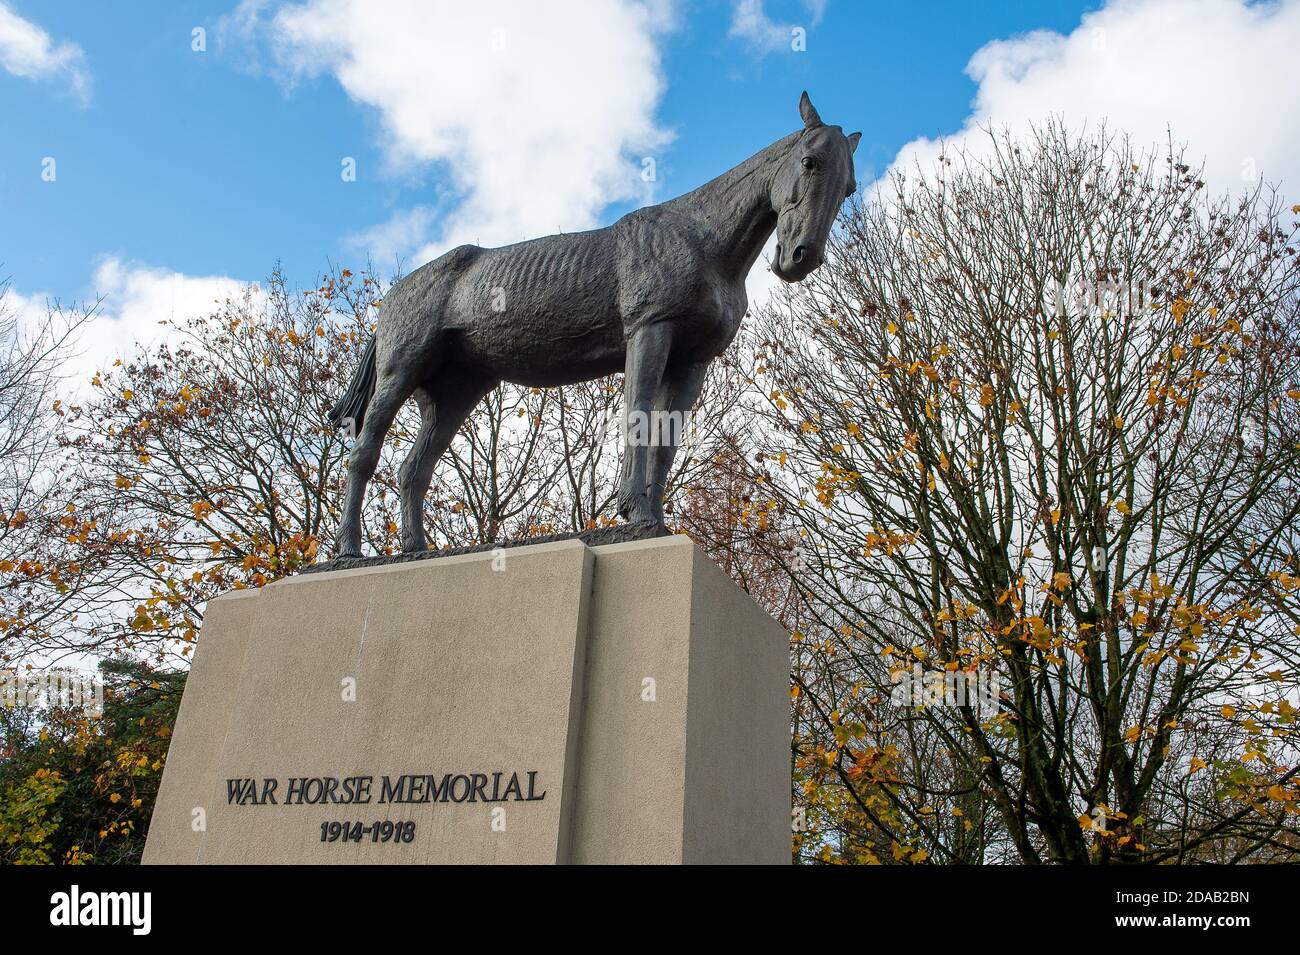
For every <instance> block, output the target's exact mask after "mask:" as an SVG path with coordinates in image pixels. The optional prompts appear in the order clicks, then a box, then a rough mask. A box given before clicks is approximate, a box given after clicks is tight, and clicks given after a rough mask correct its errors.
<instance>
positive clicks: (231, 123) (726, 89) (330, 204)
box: [0, 0, 1300, 327]
mask: <svg viewBox="0 0 1300 955" xmlns="http://www.w3.org/2000/svg"><path fill="white" fill-rule="evenodd" d="M464 6H465V5H464V4H448V5H446V6H445V7H440V6H439V5H438V4H433V3H426V4H423V5H416V6H415V7H411V6H407V5H405V4H401V3H398V4H397V5H395V6H393V7H391V8H387V7H385V5H384V4H383V3H379V2H372V3H368V4H360V5H359V6H353V5H352V4H351V2H350V0H306V2H302V0H300V2H298V3H291V4H278V3H273V2H269V0H246V2H245V3H244V4H241V5H239V6H238V7H236V6H235V5H233V4H230V5H223V4H220V3H206V2H168V3H162V2H157V3H131V4H104V3H98V2H66V3H58V4H50V3H36V2H32V0H0V67H3V68H0V101H2V104H3V108H0V221H2V222H3V223H4V232H3V235H2V236H0V276H5V275H7V276H10V277H12V281H13V289H14V292H15V293H17V294H18V295H19V296H28V297H30V301H33V302H34V301H36V300H38V299H43V298H44V297H46V296H59V297H61V298H63V299H65V300H66V299H76V298H83V297H86V296H93V295H95V294H108V295H109V296H110V299H109V301H108V302H107V303H106V314H107V316H108V317H109V318H117V319H125V318H126V315H125V312H124V309H127V308H128V304H127V303H126V302H125V301H124V300H125V299H130V298H132V296H134V297H135V300H136V301H135V306H136V307H137V309H138V308H140V307H144V306H143V305H142V304H141V303H145V304H147V303H150V302H156V301H157V299H156V298H151V297H150V295H149V294H148V288H147V285H148V282H149V281H164V280H165V281H169V282H171V283H172V286H177V283H181V282H183V281H186V280H189V279H191V278H200V277H228V278H230V279H234V280H258V279H261V278H263V277H264V276H265V275H266V274H267V273H268V272H269V271H270V269H271V268H272V267H273V266H274V265H275V263H276V262H277V261H279V262H282V263H283V267H284V270H285V272H286V273H287V274H288V275H289V277H290V278H291V280H292V281H294V282H296V283H298V284H302V285H306V284H309V283H311V282H312V281H313V280H314V278H315V276H316V275H317V274H318V273H319V272H320V271H322V270H324V269H325V268H326V267H327V265H328V264H329V263H331V262H334V263H342V264H348V265H352V266H353V267H355V266H356V265H357V264H358V263H360V262H362V261H363V260H364V258H365V255H366V252H367V251H371V252H373V253H376V255H377V257H378V262H377V264H378V265H379V266H380V268H381V271H387V270H388V268H389V267H391V265H392V256H393V255H394V254H401V255H403V256H404V257H405V260H406V267H407V269H408V270H409V269H410V268H412V267H414V266H415V265H417V264H419V262H420V261H422V260H423V259H424V258H426V257H428V256H429V255H431V254H433V253H435V252H436V251H438V250H439V249H440V248H443V247H445V245H446V244H447V243H449V242H452V241H454V240H457V239H463V238H464V237H466V236H469V237H471V238H473V237H483V238H484V240H485V242H487V244H496V242H492V241H488V240H490V239H495V240H497V242H499V241H508V240H510V239H513V238H522V237H523V236H524V235H525V234H536V233H537V232H539V231H553V230H554V229H555V228H565V229H570V228H581V227H587V226H592V225H603V224H607V223H608V222H611V221H613V220H614V219H615V218H617V217H618V216H619V215H621V214H622V213H623V212H626V211H627V210H628V209H630V208H633V207H635V206H636V205H639V204H641V203H642V202H643V201H645V200H646V199H648V198H649V199H666V198H669V197H671V196H674V195H677V194H679V193H681V192H683V191H686V190H688V189H691V188H693V187H695V186H696V185H698V184H700V183H701V182H703V181H705V180H707V179H709V178H711V177H712V176H714V175H717V174H718V173H719V172H721V171H722V170H724V169H725V168H727V167H729V166H731V165H733V164H735V163H737V162H739V161H740V160H742V159H744V158H745V157H746V156H748V155H750V154H751V153H752V152H754V151H756V150H757V149H759V148H760V147H762V146H764V145H766V144H767V143H769V142H771V141H772V140H774V139H776V138H778V137H780V136H782V135H785V134H786V133H788V132H790V131H791V130H793V129H794V128H796V126H797V124H798V116H797V110H796V103H797V99H798V96H799V92H800V91H801V90H803V89H805V88H806V89H808V90H809V91H810V93H811V95H812V97H813V100H814V102H815V103H816V105H817V107H818V109H819V110H820V111H821V114H822V116H823V117H824V118H825V119H826V121H828V122H831V123H837V124H841V125H843V126H844V127H845V129H846V131H851V130H861V132H862V134H863V136H862V144H861V146H860V147H859V149H858V151H857V156H856V159H857V162H858V174H859V179H860V180H861V181H863V182H864V183H866V182H870V181H871V180H872V179H873V178H874V177H875V176H877V175H879V174H881V173H882V172H883V171H885V170H886V169H887V168H888V167H889V166H890V165H891V164H892V163H894V162H895V161H897V160H899V158H900V156H903V155H906V154H907V151H908V150H909V149H911V150H912V151H913V152H915V153H916V154H918V155H922V156H923V155H924V154H925V148H926V146H927V140H929V139H933V138H934V137H937V136H940V135H961V134H962V132H963V130H964V129H968V128H969V127H970V126H971V124H973V123H976V122H979V121H989V120H992V121H995V122H1007V123H1012V124H1014V123H1017V122H1021V121H1032V120H1034V119H1041V118H1043V114H1045V113H1046V112H1048V111H1059V112H1062V113H1065V114H1068V118H1071V119H1079V120H1080V121H1083V120H1087V121H1096V120H1097V119H1099V118H1106V119H1116V118H1118V120H1119V121H1120V123H1121V124H1122V125H1125V126H1126V127H1127V128H1132V127H1136V129H1135V132H1136V134H1137V135H1139V136H1140V137H1147V138H1149V139H1152V140H1154V139H1157V138H1163V137H1162V135H1161V134H1162V131H1163V127H1164V125H1165V124H1166V123H1174V124H1176V126H1177V129H1176V132H1177V133H1179V134H1180V136H1181V138H1185V139H1187V140H1188V141H1189V143H1190V145H1191V146H1192V147H1193V149H1194V150H1199V151H1200V152H1201V153H1203V154H1207V155H1210V156H1211V159H1212V161H1213V163H1212V164H1213V165H1214V169H1212V170H1211V171H1212V172H1215V174H1216V175H1217V176H1218V179H1217V180H1214V181H1218V182H1224V183H1226V187H1228V188H1231V187H1232V186H1233V185H1234V183H1235V179H1236V178H1238V177H1237V175H1236V170H1237V169H1238V168H1239V167H1240V168H1242V169H1244V168H1245V167H1246V166H1247V165H1249V166H1251V167H1255V166H1262V167H1264V168H1265V170H1266V172H1271V173H1273V174H1274V175H1275V176H1282V177H1283V178H1284V179H1285V178H1286V177H1285V175H1284V174H1285V173H1286V172H1289V170H1287V169H1285V168H1282V167H1285V165H1286V163H1288V162H1290V161H1291V157H1293V156H1294V155H1296V154H1297V150H1295V149H1294V148H1293V147H1294V146H1295V145H1296V144H1295V143H1294V142H1293V141H1292V140H1293V139H1294V137H1295V135H1296V133H1295V130H1296V129H1297V128H1300V123H1296V122H1295V119H1296V115H1295V110H1296V107H1295V106H1294V104H1292V103H1289V102H1288V100H1290V99H1293V97H1292V95H1291V93H1290V92H1289V90H1290V89H1291V87H1292V86H1293V84H1292V82H1291V80H1290V78H1289V76H1287V75H1286V73H1279V74H1278V81H1277V83H1276V84H1271V85H1276V86H1279V87H1281V88H1282V93H1281V94H1278V93H1276V92H1273V93H1268V94H1266V96H1265V101H1264V102H1259V101H1258V100H1257V96H1258V95H1263V94H1256V93H1255V92H1253V91H1254V89H1255V87H1258V88H1259V89H1260V90H1262V89H1263V87H1264V86H1266V85H1270V83H1269V77H1270V75H1271V74H1270V70H1272V69H1273V65H1272V64H1271V63H1270V62H1268V61H1269V60H1270V59H1271V58H1272V57H1273V56H1274V55H1275V54H1276V56H1277V57H1279V58H1281V57H1283V56H1285V55H1287V54H1289V56H1293V55H1294V49H1295V47H1296V40H1297V35H1296V34H1297V30H1296V25H1297V21H1298V17H1297V10H1296V5H1295V4H1294V3H1284V4H1280V5H1279V4H1271V3H1265V4H1251V5H1246V4H1243V3H1240V2H1237V0H1183V2H1180V3H1177V4H1175V3H1171V2H1170V0H1121V2H1117V3H1111V4H1109V5H1107V4H1103V3H1075V2H1068V0H1064V2H1063V0H1055V2H1016V3H992V2H990V3H948V2H944V3H939V2H916V3H898V4H884V3H876V2H870V3H868V2H849V0H828V2H826V0H803V2H800V0H767V2H766V3H760V2H757V0H699V2H690V0H678V2H675V3H668V2H666V0H651V2H649V3H648V4H646V5H640V4H637V3H634V2H633V0H626V2H624V0H599V2H595V0H592V2H589V3H587V4H580V5H578V6H577V7H575V8H574V10H573V11H570V12H566V11H565V10H564V6H565V5H564V4H560V3H555V4H551V5H548V10H549V11H550V13H551V16H550V19H551V20H552V21H560V25H559V27H558V28H556V29H558V31H559V32H558V33H556V34H554V38H552V37H551V36H550V35H547V36H543V37H542V38H541V40H540V41H539V40H537V31H538V30H539V29H541V27H540V26H539V25H538V23H535V22H526V18H525V17H523V15H522V14H520V15H516V13H515V12H512V11H514V10H515V9H516V8H514V7H512V6H511V5H510V4H502V5H499V6H498V5H493V4H486V5H485V6H486V7H488V8H491V16H492V17H495V19H491V20H490V21H482V20H473V21H463V13H462V12H458V11H457V8H459V7H464ZM524 6H525V7H527V6H536V5H533V4H524ZM629 9H631V10H632V14H634V15H629V14H628V10H629ZM417 10H418V11H419V12H418V13H417V12H413V11H417ZM444 10H445V16H444V15H443V13H442V12H440V11H444ZM483 23H489V26H490V24H491V23H501V24H505V26H504V27H503V28H502V29H503V34H502V35H503V37H506V38H508V42H507V40H503V41H502V43H503V46H505V47H506V49H507V52H506V53H505V54H504V57H503V56H497V57H494V56H493V55H492V54H491V53H490V52H487V47H486V46H482V45H480V46H476V45H475V44H476V43H478V42H479V40H480V39H481V37H479V32H481V28H482V29H486V28H485V27H482V25H483ZM1153 24H1154V25H1155V26H1154V27H1153ZM195 27H202V28H204V30H205V31H206V46H207V49H206V50H205V51H202V52H196V51H194V50H193V49H192V31H193V30H194V28H195ZM794 27H800V28H802V29H804V30H805V31H806V49H804V50H801V51H800V50H794V49H791V43H790V42H789V37H790V36H791V32H790V31H791V30H792V29H793V28H794ZM32 31H35V33H33V32H32ZM421 31H424V33H427V37H425V36H422V34H421ZM6 33H7V34H8V35H7V36H6ZM41 34H43V35H44V39H42V38H41V36H40V35H41ZM575 37H576V39H575ZM390 39H391V40H392V42H393V43H394V44H395V45H394V47H393V49H392V50H391V51H390V50H386V49H384V48H383V47H384V46H385V44H387V43H388V42H389V41H390ZM1224 44H1227V45H1228V48H1227V49H1225V48H1224ZM1202 48H1203V49H1204V50H1205V51H1207V52H1206V54H1205V56H1206V57H1208V60H1207V59H1205V58H1199V57H1200V53H1199V52H1198V51H1200V50H1202ZM1135 49H1140V50H1141V51H1142V52H1141V55H1140V56H1135V55H1133V54H1132V52H1131V51H1133V50H1135ZM596 50H600V51H602V53H608V56H606V57H605V61H603V62H601V63H595V61H596V60H598V59H600V57H597V56H596V55H595V53H594V51H596ZM1289 56H1287V58H1288V59H1289ZM367 57H368V59H367ZM589 57H590V58H591V60H592V62H593V63H594V64H595V65H593V66H592V68H591V72H590V75H585V74H584V73H583V69H584V65H585V63H586V61H587V59H588V58H589ZM973 57H974V58H975V59H974V60H973V59H972V58H973ZM451 58H457V59H455V62H454V64H453V63H444V61H449V60H450V59H451ZM634 60H635V62H636V63H637V65H636V66H635V67H629V66H626V65H625V64H626V63H631V62H633V61H634ZM1194 63H1199V68H1196V69H1190V68H1191V67H1192V66H1193V64H1194ZM453 67H454V68H453ZM1277 68H1278V69H1281V68H1282V64H1281V63H1279V64H1277ZM1252 72H1253V73H1254V75H1252ZM498 74H500V75H498ZM548 83H549V84H552V86H553V91H554V93H555V95H554V96H553V97H552V99H551V100H550V101H549V102H548V103H546V104H544V105H543V106H538V104H537V103H535V102H532V101H528V102H527V103H525V105H524V106H522V107H520V108H518V109H514V110H513V112H512V108H513V106H514V105H516V104H513V101H514V100H515V99H517V98H521V97H522V98H523V99H524V100H526V99H527V97H528V96H529V95H530V93H532V92H535V91H534V90H533V89H532V88H533V87H534V86H537V87H540V88H544V89H552V87H548V86H547V85H546V84H548ZM511 84H514V85H511ZM1198 84H1199V85H1198ZM1248 90H1250V91H1251V92H1249V93H1248V92H1247V91H1248ZM1247 95H1250V96H1252V101H1251V106H1250V109H1257V110H1258V111H1259V113H1258V115H1251V113H1250V111H1249V110H1243V109H1241V108H1238V107H1237V106H1236V105H1234V97H1238V96H1240V97H1243V98H1244V97H1245V96H1247ZM1268 97H1272V98H1273V99H1268ZM628 104H633V105H632V106H629V105H628ZM1076 107H1077V108H1076ZM425 110H427V115H426V113H425V112H424V111H425ZM547 110H553V112H551V113H548V112H547ZM498 113H499V114H500V117H501V122H500V123H499V126H497V127H494V126H493V125H492V123H493V118H494V116H496V115H497V114H498ZM1243 114H1244V115H1243ZM587 116H590V122H589V123H588V122H585V121H584V119H583V118H584V117H587ZM628 116H631V117H632V118H631V119H628V118H627V117H628ZM426 127H427V129H426ZM551 130H554V131H556V134H557V135H554V136H552V135H551V134H550V131H551ZM435 132H436V133H437V135H436V136H435V135H434V133H435ZM426 133H427V135H426ZM588 137H589V138H588ZM1252 137H1255V138H1257V139H1258V140H1259V142H1255V141H1254V139H1252ZM462 140H464V141H469V140H473V141H474V142H476V143H477V145H476V146H472V147H464V146H463V143H462ZM918 141H919V142H918ZM566 150H567V151H566ZM349 156H350V157H353V158H355V160H356V169H357V177H356V181H355V182H345V181H343V179H342V178H341V176H340V170H341V162H342V158H343V157H349ZM644 156H652V157H653V158H654V161H655V170H656V177H655V181H654V182H653V183H651V184H649V185H645V184H644V183H641V182H637V181H634V180H635V175H634V174H635V173H636V172H637V171H638V170H639V169H640V168H642V167H641V163H642V157H644ZM45 157H53V158H54V159H55V162H56V167H55V169H56V179H55V181H53V182H46V181H43V180H42V175H41V174H42V169H43V166H42V163H43V161H44V159H45ZM539 165H540V166H542V167H543V170H542V171H541V172H538V166H539ZM1241 175H1242V176H1245V173H1244V172H1243V173H1242V174H1241ZM530 177H531V178H530ZM595 180H599V181H600V183H601V185H600V186H599V187H598V188H594V189H593V188H592V187H591V182H592V181H595ZM624 180H626V181H624ZM512 190H514V191H512ZM548 203H549V205H548ZM562 217H567V220H568V221H555V220H557V219H560V218H562ZM550 222H553V223H554V227H553V228H549V229H548V226H547V223H550ZM386 225H387V226H388V227H389V228H388V229H387V230H385V226H386ZM483 232H486V233H487V235H486V236H481V233H483ZM385 256H386V257H385ZM105 263H108V264H109V265H110V266H111V267H110V268H106V267H105ZM133 276H134V277H135V278H136V279H138V281H136V282H135V284H132V277H133ZM209 291H210V286H202V287H200V288H199V295H198V300H202V298H203V296H204V295H207V294H208V292H209ZM115 297H116V299H118V300H117V301H115V300H114V299H115ZM192 298H193V297H191V299H192ZM191 299H187V298H185V297H184V296H181V298H180V299H179V300H182V301H184V303H185V306H186V307H189V305H190V304H191ZM137 317H138V316H137ZM164 317H165V316H164ZM128 324H130V325H131V327H139V322H138V321H136V322H134V323H128Z"/></svg>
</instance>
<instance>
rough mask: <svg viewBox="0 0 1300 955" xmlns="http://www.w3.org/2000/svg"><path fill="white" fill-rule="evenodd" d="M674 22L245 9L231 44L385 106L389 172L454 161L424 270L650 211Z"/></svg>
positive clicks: (650, 17)
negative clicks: (638, 205)
mask: <svg viewBox="0 0 1300 955" xmlns="http://www.w3.org/2000/svg"><path fill="white" fill-rule="evenodd" d="M671 20H672V16H671V10H670V7H669V5H668V4H666V3H663V2H649V3H643V2H636V0H566V2H548V3H505V2H475V3H461V2H430V0H384V2H375V0H369V2H362V0H306V2H302V3H297V4H293V5H288V6H280V7H269V6H268V5H267V4H266V3H265V2H263V0H246V2H245V3H244V4H242V5H241V7H240V8H239V9H238V10H237V11H236V13H235V14H234V16H233V18H232V19H231V20H230V21H229V22H228V23H227V24H226V25H225V30H224V31H223V32H225V33H226V34H227V35H234V36H237V37H239V38H240V39H241V40H243V41H249V40H250V39H251V40H256V39H258V38H265V39H267V40H268V41H269V42H270V45H271V50H272V54H273V60H274V62H276V63H278V64H279V67H280V70H281V72H282V73H284V74H285V75H286V78H287V80H288V81H290V82H293V81H296V80H299V79H301V78H302V77H306V76H316V75H330V76H332V77H334V78H335V79H336V80H337V81H338V82H339V84H340V85H341V86H342V87H343V89H344V90H345V91H346V93H347V94H348V96H349V97H351V98H352V99H353V100H354V101H356V102H358V103H361V104H364V105H365V106H368V107H371V108H373V109H374V110H375V111H376V113H377V115H378V118H379V121H380V125H381V127H382V130H383V136H384V140H383V147H384V151H385V157H386V160H387V162H388V163H389V165H390V171H419V170H422V169H424V168H426V167H427V166H428V165H429V164H432V163H435V162H436V163H445V165H446V169H447V171H448V172H449V173H450V177H451V179H452V181H453V192H454V201H453V202H452V203H451V208H450V209H449V211H448V214H447V215H446V217H445V218H443V219H442V220H441V221H440V222H439V226H440V231H439V234H438V235H436V236H429V237H428V238H429V239H431V240H432V241H431V243H430V245H428V246H426V247H425V248H424V249H422V250H421V251H420V252H419V253H417V258H418V259H420V260H421V261H422V260H423V258H425V257H428V256H429V255H431V254H434V253H436V252H437V251H441V250H442V249H445V248H447V247H449V246H452V245H455V244H459V243H462V242H475V243H480V244H484V245H498V244H502V243H507V242H516V241H518V240H520V239H523V238H529V237H533V236H537V235H544V234H549V233H553V232H556V231H559V230H563V231H572V230H577V229H584V228H590V227H591V226H593V225H595V224H596V223H597V222H598V220H599V216H600V213H601V211H602V210H603V209H604V208H605V207H606V206H608V205H609V204H610V203H613V202H617V201H621V200H630V199H635V198H648V196H649V186H648V185H647V184H646V183H645V182H643V181H642V179H641V176H640V172H641V168H642V167H641V157H642V156H643V155H646V154H648V153H650V152H651V151H653V150H655V149H656V148H659V147H661V146H663V145H664V144H665V143H666V142H667V140H668V136H667V134H666V133H665V131H664V130H663V129H661V128H660V127H659V126H658V124H657V123H656V121H655V115H654V113H655V109H656V107H657V105H658V102H659V98H660V95H661V93H662V91H663V88H664V79H663V75H662V70H661V65H660V53H659V48H658V45H657V41H658V39H659V35H660V34H661V33H662V32H663V31H665V30H666V29H669V28H670V27H671ZM362 174H363V175H364V174H365V171H364V170H363V171H362ZM414 224H418V220H413V219H411V218H410V214H408V217H407V218H406V219H405V220H399V221H396V222H394V223H389V224H388V225H387V226H384V227H380V228H379V230H378V231H377V232H376V233H375V235H376V237H383V236H384V235H386V234H387V235H392V234H393V233H394V232H398V233H400V232H401V231H402V230H403V229H409V227H410V226H412V225H414ZM411 264H412V265H416V264H419V263H418V261H417V262H412V263H411Z"/></svg>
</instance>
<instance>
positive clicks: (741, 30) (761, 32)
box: [728, 0, 826, 53]
mask: <svg viewBox="0 0 1300 955" xmlns="http://www.w3.org/2000/svg"><path fill="white" fill-rule="evenodd" d="M803 8H804V11H805V12H806V13H807V14H808V21H807V22H806V23H779V22H777V21H775V20H773V19H772V18H771V17H769V16H768V15H767V11H766V10H765V9H764V7H763V0H736V2H735V7H734V8H733V10H732V12H731V29H730V30H729V31H728V35H729V36H733V37H736V38H738V39H741V40H744V41H745V42H746V43H748V44H749V45H750V46H752V47H754V48H755V49H756V50H758V51H760V52H762V53H772V52H775V51H777V50H790V49H792V47H791V42H792V40H793V39H794V37H793V31H794V29H795V28H796V27H802V28H803V29H804V30H805V31H807V30H808V29H810V28H811V27H815V26H816V25H817V24H818V23H820V22H821V19H822V14H824V13H825V12H826V0H804V2H803Z"/></svg>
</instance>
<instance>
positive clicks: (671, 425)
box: [646, 362, 709, 524]
mask: <svg viewBox="0 0 1300 955" xmlns="http://www.w3.org/2000/svg"><path fill="white" fill-rule="evenodd" d="M708 367H709V366H708V362H697V363H695V364H692V365H686V366H685V367H683V368H682V369H680V370H676V369H674V370H673V371H671V372H669V373H667V374H665V375H664V379H663V383H662V384H661V385H660V386H659V394H658V395H657V396H656V398H655V411H656V412H658V414H657V415H656V419H657V421H658V422H659V425H658V428H657V429H655V432H654V434H655V443H654V447H653V449H652V451H651V454H650V468H649V471H648V473H647V475H646V486H647V488H648V490H649V494H650V510H651V512H652V513H653V514H654V518H655V520H657V521H658V522H659V523H660V524H662V523H664V492H665V491H666V490H667V488H668V474H669V472H671V471H672V469H673V458H675V457H676V456H677V449H678V448H679V447H680V446H681V444H682V441H683V440H684V439H685V438H686V436H687V429H688V428H689V427H690V414H691V409H692V408H694V407H695V402H696V401H698V400H699V398H700V389H701V388H703V387H704V373H705V371H706V370H707V369H708Z"/></svg>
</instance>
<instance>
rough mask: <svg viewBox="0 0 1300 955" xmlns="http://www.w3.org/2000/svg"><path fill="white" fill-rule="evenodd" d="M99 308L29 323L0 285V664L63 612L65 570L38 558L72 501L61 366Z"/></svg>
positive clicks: (57, 312) (46, 315)
mask: <svg viewBox="0 0 1300 955" xmlns="http://www.w3.org/2000/svg"><path fill="white" fill-rule="evenodd" d="M96 308H97V304H96V305H92V306H86V307H84V308H80V309H78V308H75V307H73V308H68V309H65V308H62V307H60V306H59V305H58V304H57V303H54V304H50V305H47V306H46V307H45V309H44V310H43V314H42V316H41V317H40V318H39V319H31V318H29V319H28V320H26V321H24V320H23V317H22V316H21V315H20V314H19V311H18V309H17V308H16V307H15V306H14V304H13V299H12V298H11V297H10V284H9V281H8V280H7V279H5V280H3V281H0V663H2V664H5V665H8V664H11V663H13V662H14V660H15V655H14V654H12V653H11V652H10V648H11V647H12V646H16V645H19V644H25V643H29V642H31V641H32V640H33V639H36V638H38V637H40V636H42V635H44V634H46V633H48V631H49V629H50V627H52V626H54V625H56V623H57V622H58V621H59V620H60V619H61V617H62V615H63V613H64V612H65V610H64V607H65V603H66V600H65V598H66V595H67V594H68V592H69V588H70V586H71V582H70V581H69V579H68V576H69V575H68V572H67V570H68V569H67V568H64V567H60V566H58V565H57V564H49V563H47V562H45V561H43V560H41V559H40V556H39V555H40V554H42V553H43V551H44V548H43V547H42V546H40V542H41V541H42V540H43V539H44V538H45V537H46V536H47V535H48V534H50V533H51V529H52V528H55V527H57V526H58V522H59V521H60V520H61V519H62V517H63V511H64V505H65V504H66V498H65V497H64V496H63V490H64V488H63V485H62V483H61V481H60V473H59V472H60V461H61V457H60V455H59V453H58V450H57V448H56V442H55V422H56V421H57V416H58V415H59V414H61V413H62V407H61V404H60V402H59V401H58V400H57V398H56V394H57V391H58V388H59V385H60V383H61V366H62V363H63V361H64V360H65V359H66V358H68V357H69V356H70V355H71V353H72V352H73V350H74V348H75V345H76V338H77V333H78V331H79V330H80V328H81V327H82V326H83V325H84V324H85V323H86V322H87V321H89V320H90V318H91V317H92V316H93V314H94V312H95V310H96Z"/></svg>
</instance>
